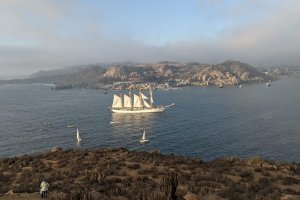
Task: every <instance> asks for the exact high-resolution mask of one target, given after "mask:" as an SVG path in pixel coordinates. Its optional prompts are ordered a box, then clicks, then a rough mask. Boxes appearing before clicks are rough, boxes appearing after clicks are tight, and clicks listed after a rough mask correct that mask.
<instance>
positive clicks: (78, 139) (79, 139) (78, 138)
mask: <svg viewBox="0 0 300 200" xmlns="http://www.w3.org/2000/svg"><path fill="white" fill-rule="evenodd" d="M77 141H78V142H80V141H81V138H80V135H79V129H78V128H77Z"/></svg>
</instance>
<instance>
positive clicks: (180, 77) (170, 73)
mask: <svg viewBox="0 0 300 200" xmlns="http://www.w3.org/2000/svg"><path fill="white" fill-rule="evenodd" d="M270 79H271V77H270V76H267V75H265V74H264V73H262V72H260V71H259V70H257V69H256V68H254V67H252V66H250V65H248V64H246V63H242V62H240V61H231V60H228V61H225V62H223V63H220V64H216V65H212V64H201V63H195V62H190V63H180V62H170V61H162V62H158V63H139V64H135V63H115V64H94V65H87V66H77V67H74V68H63V69H58V70H50V71H41V72H38V73H35V74H33V75H32V76H31V77H30V78H29V79H27V81H28V82H42V83H43V82H48V83H49V82H51V83H54V84H57V85H62V86H71V87H91V88H101V87H102V86H103V85H106V84H112V83H113V82H120V81H123V82H124V81H135V82H156V83H165V82H170V81H171V82H180V83H185V84H187V85H237V84H241V83H247V82H264V81H268V80H270Z"/></svg>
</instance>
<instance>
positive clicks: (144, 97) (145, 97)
mask: <svg viewBox="0 0 300 200" xmlns="http://www.w3.org/2000/svg"><path fill="white" fill-rule="evenodd" d="M141 96H142V99H144V100H145V99H149V98H148V97H147V96H145V95H144V94H143V93H141Z"/></svg>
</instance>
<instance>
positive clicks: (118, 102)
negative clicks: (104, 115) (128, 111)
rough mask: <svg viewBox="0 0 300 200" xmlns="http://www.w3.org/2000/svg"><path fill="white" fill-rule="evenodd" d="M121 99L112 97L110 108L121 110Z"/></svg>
mask: <svg viewBox="0 0 300 200" xmlns="http://www.w3.org/2000/svg"><path fill="white" fill-rule="evenodd" d="M122 107H123V105H122V98H121V97H120V96H118V95H114V101H113V104H112V108H122Z"/></svg>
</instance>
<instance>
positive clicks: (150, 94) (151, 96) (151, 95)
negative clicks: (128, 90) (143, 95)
mask: <svg viewBox="0 0 300 200" xmlns="http://www.w3.org/2000/svg"><path fill="white" fill-rule="evenodd" d="M149 89H150V90H149V96H150V105H151V108H153V94H152V88H151V84H150V83H149Z"/></svg>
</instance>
